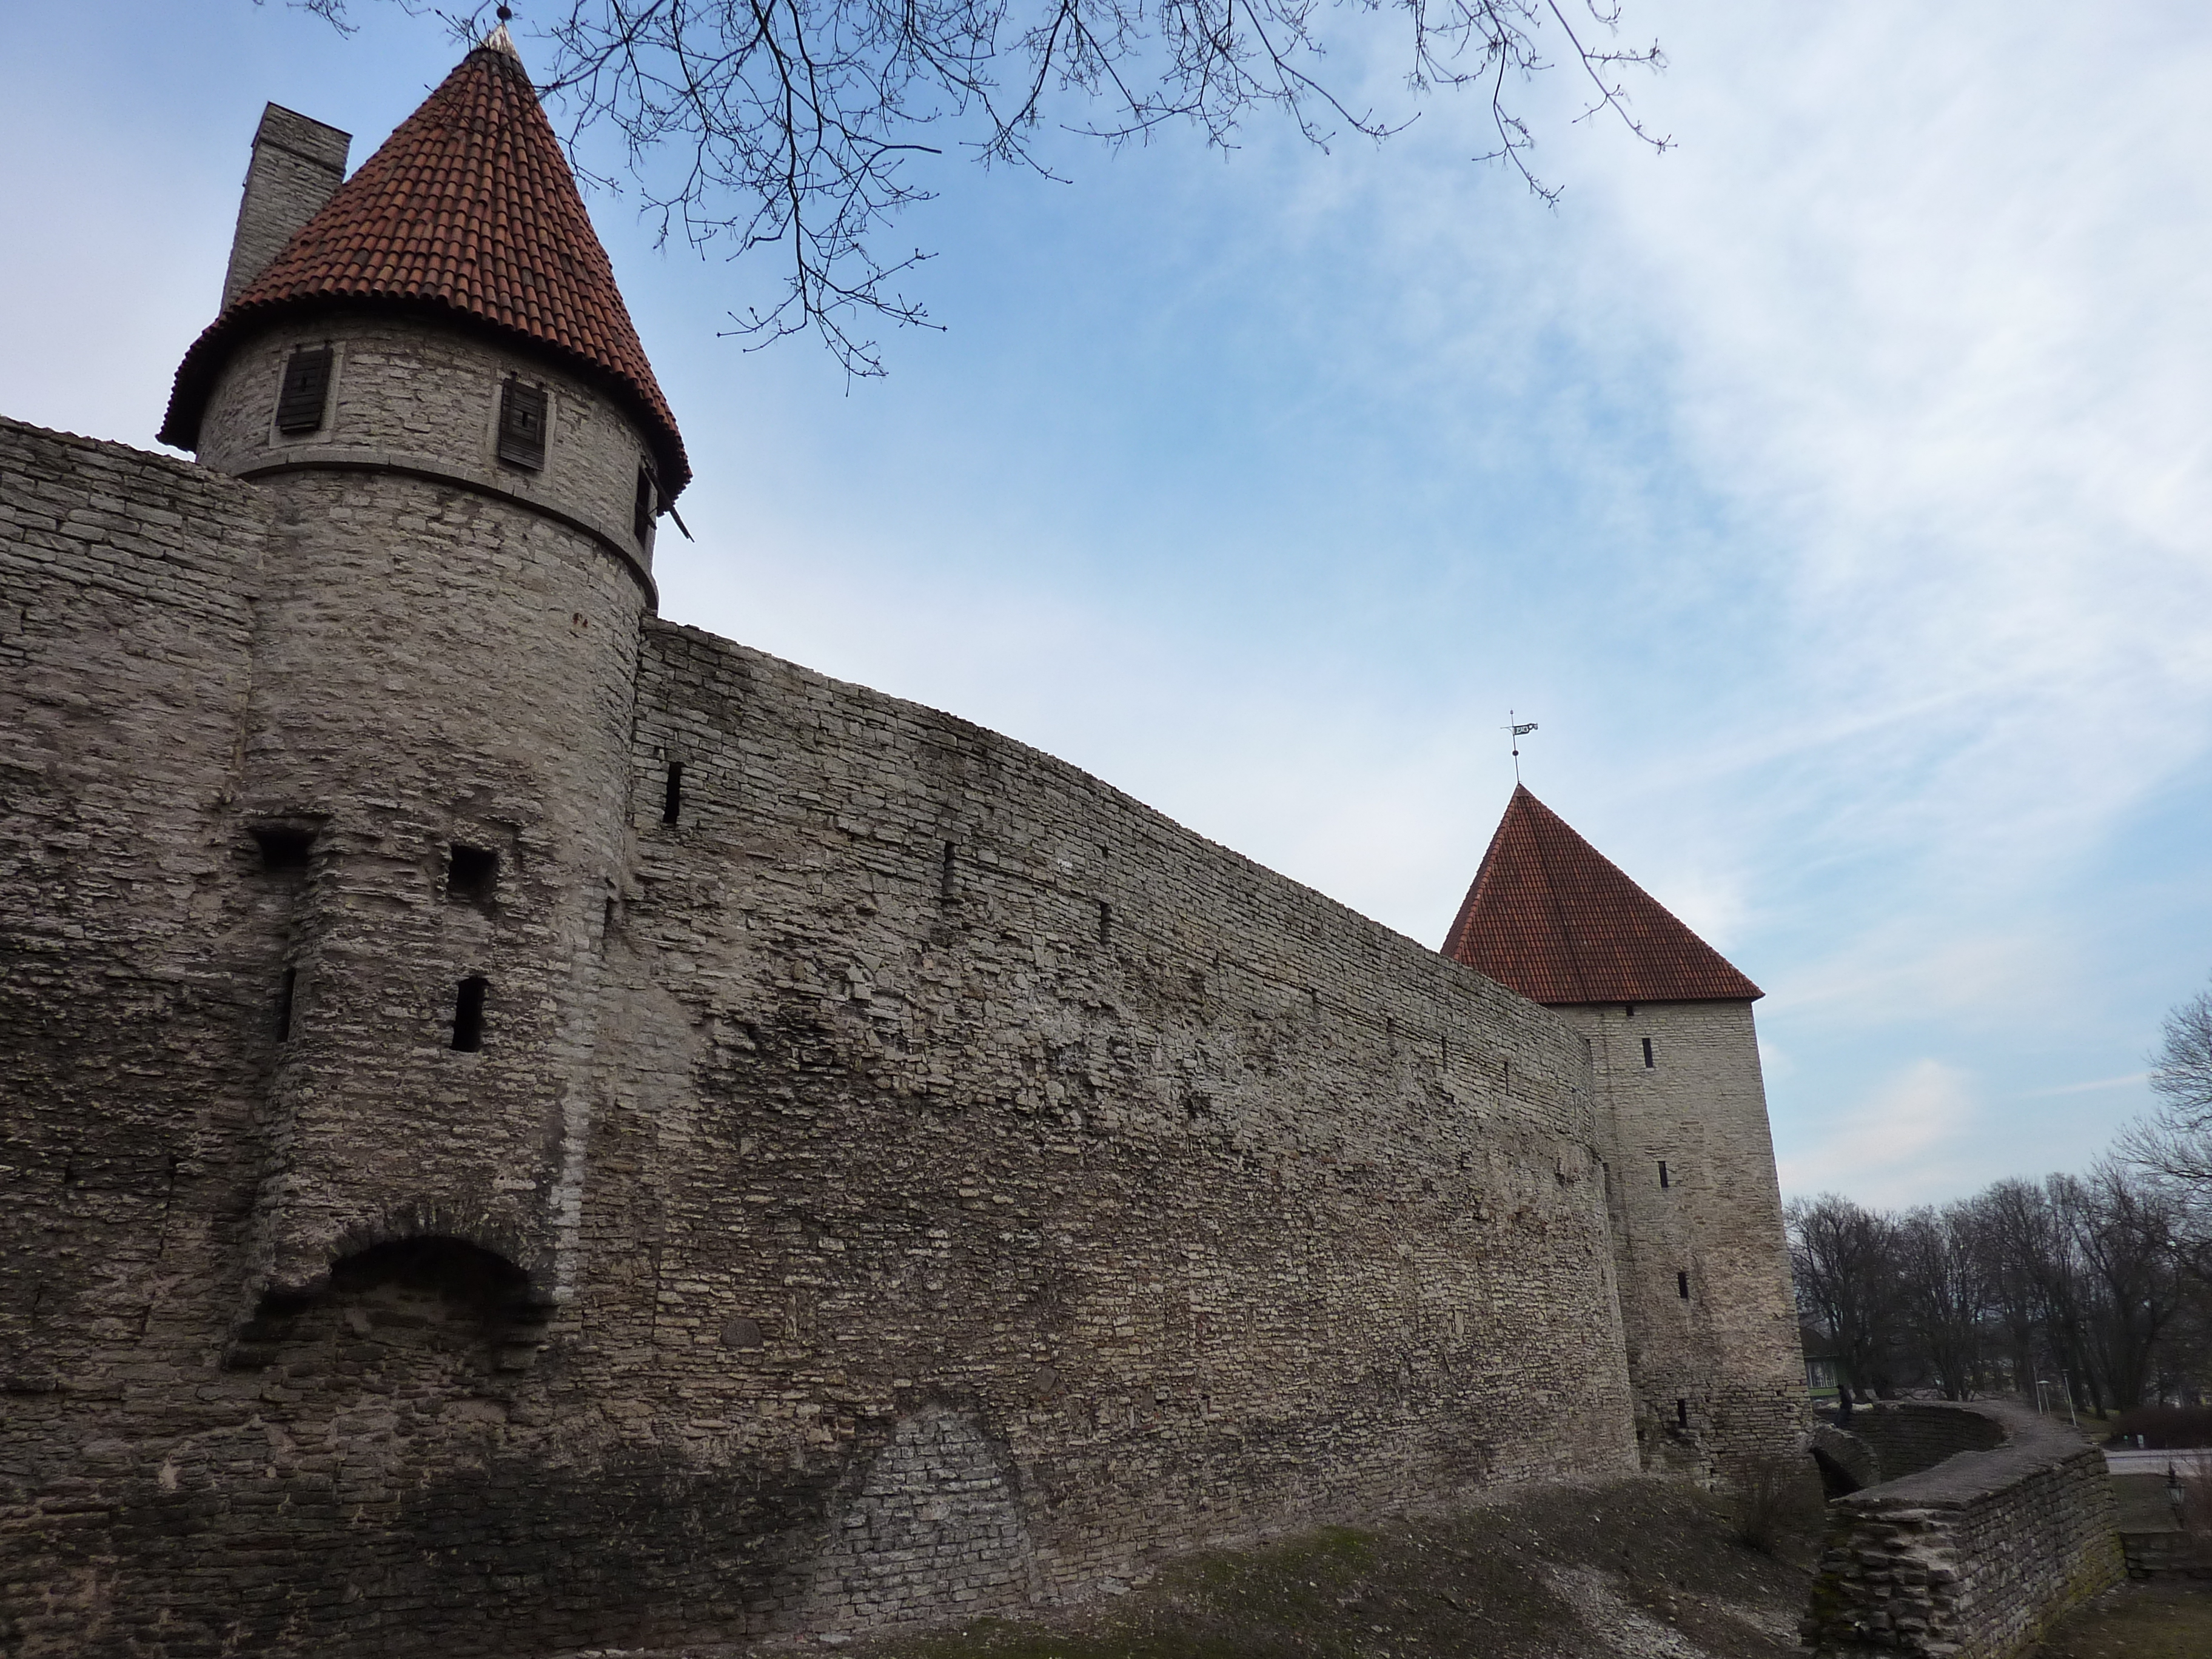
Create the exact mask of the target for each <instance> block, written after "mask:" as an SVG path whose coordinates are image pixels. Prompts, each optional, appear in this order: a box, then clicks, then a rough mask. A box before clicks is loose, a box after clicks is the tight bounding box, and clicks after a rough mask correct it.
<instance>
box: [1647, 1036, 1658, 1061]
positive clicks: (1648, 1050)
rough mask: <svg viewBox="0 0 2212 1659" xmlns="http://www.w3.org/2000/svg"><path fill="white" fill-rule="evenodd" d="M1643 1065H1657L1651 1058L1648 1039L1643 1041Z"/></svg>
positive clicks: (1649, 1040)
mask: <svg viewBox="0 0 2212 1659" xmlns="http://www.w3.org/2000/svg"><path fill="white" fill-rule="evenodd" d="M1657 1063H1658V1062H1657V1061H1656V1060H1653V1059H1652V1058H1651V1039H1650V1037H1646V1038H1644V1065H1645V1066H1655V1065H1656V1064H1657Z"/></svg>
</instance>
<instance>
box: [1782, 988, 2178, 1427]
mask: <svg viewBox="0 0 2212 1659" xmlns="http://www.w3.org/2000/svg"><path fill="white" fill-rule="evenodd" d="M2151 1064H2152V1071H2151V1073H2150V1085H2151V1088H2152V1091H2154V1093H2155V1094H2156V1095H2157V1097H2158V1099H2159V1107H2158V1109H2157V1110H2156V1111H2154V1113H2153V1114H2152V1115H2150V1116H2149V1117H2148V1118H2147V1119H2146V1120H2144V1121H2142V1123H2139V1124H2137V1125H2136V1127H2134V1128H2132V1129H2130V1131H2129V1132H2128V1133H2126V1134H2124V1135H2123V1136H2122V1137H2121V1139H2120V1140H2119V1143H2118V1146H2116V1147H2115V1148H2114V1149H2113V1152H2112V1156H2111V1157H2110V1158H2106V1160H2105V1161H2104V1162H2102V1163H2100V1164H2098V1165H2097V1166H2096V1167H2095V1168H2093V1169H2092V1170H2090V1171H2089V1172H2088V1173H2087V1174H2086V1175H2080V1176H2070V1175H2055V1176H2050V1177H2049V1178H2047V1179H2046V1180H2045V1181H2044V1182H2041V1183H2040V1184H2039V1183H2037V1182H2032V1181H2021V1180H2013V1181H2000V1182H1996V1184H1995V1185H1994V1186H1991V1187H1990V1188H1986V1189H1985V1190H1984V1191H1982V1192H1980V1193H1978V1194H1975V1195H1974V1196H1973V1197H1972V1198H1966V1199H1960V1200H1957V1201H1956V1202H1954V1203H1950V1204H1945V1205H1941V1206H1923V1207H1922V1208H1919V1209H1913V1210H1905V1211H1903V1212H1888V1211H1881V1210H1869V1209H1865V1208H1863V1207H1862V1206H1859V1205H1857V1204H1855V1203H1853V1202H1852V1201H1851V1200H1850V1199H1848V1198H1843V1197H1839V1196H1838V1195H1837V1194H1832V1193H1829V1194H1823V1195H1822V1196H1820V1197H1819V1198H1816V1199H1811V1200H1804V1199H1800V1200H1795V1201H1793V1202H1792V1203H1791V1204H1790V1206H1789V1212H1788V1214H1789V1222H1790V1266H1791V1267H1792V1269H1793V1270H1794V1272H1795V1273H1796V1281H1797V1309H1798V1314H1799V1316H1800V1318H1801V1319H1802V1321H1803V1322H1804V1324H1805V1328H1806V1343H1807V1348H1808V1353H1810V1352H1816V1351H1819V1352H1825V1356H1826V1357H1827V1358H1832V1359H1833V1360H1834V1362H1835V1364H1836V1369H1837V1373H1838V1383H1840V1384H1841V1385H1842V1386H1844V1387H1845V1388H1848V1389H1851V1390H1853V1391H1854V1392H1855V1393H1857V1394H1858V1395H1861V1396H1862V1397H1863V1396H1864V1395H1868V1394H1873V1395H1883V1394H1888V1393H1892V1392H1894V1391H1896V1390H1898V1389H1912V1388H1935V1389H1940V1390H1942V1394H1943V1395H1944V1397H1945V1398H1946V1399H1949V1400H1964V1399H1966V1398H1968V1397H1969V1396H1971V1395H1976V1394H1985V1393H1992V1392H2002V1393H2009V1394H2018V1395H2022V1396H2024V1397H2027V1398H2029V1399H2033V1398H2034V1397H2035V1396H2036V1394H2037V1391H2038V1386H2039V1384H2040V1385H2041V1386H2042V1392H2043V1394H2044V1396H2045V1398H2046V1399H2051V1400H2057V1401H2065V1400H2066V1399H2068V1398H2069V1396H2070V1397H2071V1399H2072V1400H2073V1401H2074V1402H2075V1405H2077V1406H2078V1407H2081V1408H2084V1409H2087V1410H2093V1411H2099V1412H2103V1411H2126V1410H2129V1409H2130V1408H2132V1407H2138V1406H2143V1405H2154V1404H2167V1405H2177V1406H2193V1405H2199V1404H2203V1403H2206V1402H2207V1401H2212V991H2203V992H2199V993H2198V994H2197V995H2196V996H2194V997H2192V998H2191V999H2190V1000H2188V1001H2186V1002H2185V1003H2183V1004H2181V1005H2180V1006H2179V1007H2177V1008H2175V1009H2174V1010H2173V1011H2172V1012H2171V1013H2169V1014H2168V1015H2167V1016H2166V1024H2165V1029H2164V1032H2163V1036H2162V1040H2161V1042H2160V1047H2159V1050H2158V1052H2157V1053H2156V1054H2154V1055H2153V1056H2152V1057H2151Z"/></svg>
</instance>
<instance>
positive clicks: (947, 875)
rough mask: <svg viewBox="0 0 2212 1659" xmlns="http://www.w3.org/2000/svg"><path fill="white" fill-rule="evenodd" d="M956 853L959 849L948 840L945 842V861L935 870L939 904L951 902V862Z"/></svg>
mask: <svg viewBox="0 0 2212 1659" xmlns="http://www.w3.org/2000/svg"><path fill="white" fill-rule="evenodd" d="M958 855H959V849H958V848H956V847H955V846H954V845H953V843H952V842H949V841H948V842H945V862H944V865H943V866H942V867H941V868H940V869H939V871H938V872H937V899H938V902H939V903H940V904H951V902H953V892H952V876H953V862H954V860H956V859H957V857H958Z"/></svg>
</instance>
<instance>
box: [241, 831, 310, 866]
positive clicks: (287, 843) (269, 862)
mask: <svg viewBox="0 0 2212 1659" xmlns="http://www.w3.org/2000/svg"><path fill="white" fill-rule="evenodd" d="M252 833H253V844H254V845H255V846H256V847H258V848H260V849H261V867H262V868H263V869H264V870H273V871H289V870H304V869H306V868H307V854H309V853H310V852H312V851H313V849H314V845H315V832H314V831H313V830H312V829H301V827H300V826H299V825H297V824H293V823H264V824H259V825H257V826H256V827H255V829H254V830H253V832H252Z"/></svg>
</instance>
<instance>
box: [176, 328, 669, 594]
mask: <svg viewBox="0 0 2212 1659" xmlns="http://www.w3.org/2000/svg"><path fill="white" fill-rule="evenodd" d="M322 345H327V346H329V347H331V351H332V354H333V369H332V374H331V392H330V398H329V403H328V405H327V412H326V415H325V420H324V422H323V425H322V426H321V428H319V429H318V430H316V431H313V432H307V433H300V434H296V435H287V434H285V433H282V432H279V431H278V430H277V429H276V400H277V392H278V391H279V388H280V387H281V386H282V384H283V372H284V363H285V362H286V360H287V359H288V358H289V357H290V356H291V355H292V353H293V351H294V350H295V349H297V348H299V347H301V346H322ZM510 376H512V377H514V378H515V379H518V380H521V381H522V382H523V383H524V384H526V385H529V386H542V387H544V389H545V390H546V391H547V392H548V393H549V394H550V398H549V418H548V422H547V424H548V428H549V430H548V433H547V438H546V445H545V465H544V466H543V467H542V468H538V469H537V470H534V471H533V470H531V469H528V468H524V467H519V466H514V465H509V464H507V463H506V462H502V461H501V460H500V459H499V455H498V447H499V432H498V423H499V404H500V387H501V385H502V384H504V383H505V382H506V381H507V379H508V378H509V377H510ZM198 453H199V459H200V460H201V461H202V462H203V463H204V464H205V465H209V466H211V467H214V468H215V469H216V471H221V472H228V473H230V474H232V475H233V476H234V477H261V476H264V475H266V474H267V473H269V472H270V471H272V470H273V469H277V468H290V467H299V466H314V467H320V468H324V469H325V470H330V469H336V468H339V467H356V468H362V467H366V468H377V469H391V468H406V469H412V470H415V471H421V472H425V473H429V474H433V475H437V476H440V477H449V478H452V479H453V480H455V481H458V482H463V483H469V484H471V485H474V486H476V487H477V489H483V490H487V491H490V492H493V493H494V494H496V495H511V496H513V497H514V498H515V499H516V500H517V501H521V502H525V503H527V504H529V505H531V506H533V507H541V508H544V509H545V510H547V511H550V512H552V513H561V514H563V515H566V516H568V517H569V518H572V519H574V520H576V522H577V524H578V525H579V526H582V527H585V528H587V529H589V530H590V531H592V532H594V533H596V534H598V535H599V536H600V537H602V538H605V542H606V544H608V546H609V548H610V550H612V551H615V552H616V553H617V554H618V555H619V556H623V557H624V558H628V559H631V560H634V561H635V562H636V564H637V565H638V567H639V568H640V570H641V571H644V570H648V569H650V568H651V566H652V562H653V530H652V529H651V528H650V527H648V528H647V532H646V536H645V538H644V539H643V541H642V542H641V541H640V539H639V538H638V537H637V536H636V535H635V526H634V513H633V510H632V509H633V507H634V506H635V501H636V491H637V473H638V468H639V467H640V466H641V465H644V464H645V463H646V462H647V460H648V459H649V457H648V454H647V450H646V447H645V444H644V442H643V441H642V440H641V438H640V437H639V435H638V433H637V431H636V429H635V427H633V426H632V424H631V423H630V422H629V418H628V417H627V416H625V415H624V414H623V412H622V411H621V410H619V409H617V407H616V406H615V405H614V404H612V403H611V402H610V401H609V400H608V399H607V398H605V396H604V395H602V394H601V393H600V392H599V390H598V389H597V388H596V387H593V386H590V385H588V384H587V383H586V382H585V381H583V380H580V379H579V378H577V377H576V376H575V375H574V374H568V373H566V372H564V371H562V370H559V369H556V368H552V367H550V365H549V364H548V362H546V360H545V359H544V358H543V357H541V356H538V354H535V353H532V352H529V351H526V350H522V349H516V348H513V347H508V346H505V345H502V344H501V343H498V342H497V341H496V340H495V339H493V338H491V337H487V336H483V335H479V334H474V333H466V334H465V333H456V332H452V331H446V330H442V329H439V328H435V327H431V326H428V325H424V324H421V323H416V322H411V321H408V320H405V319H394V318H390V317H380V316H377V315H374V314H367V313H362V314H349V313H343V312H341V313H336V314H334V315H331V316H327V317H323V318H319V319H315V320H314V321H313V322H312V323H308V322H301V323H295V324H288V325H283V326H280V327H276V328H272V329H271V330H270V331H268V332H266V333H264V334H263V335H260V336H259V337H256V338H254V339H252V340H249V341H247V342H246V343H244V344H243V345H241V346H240V348H239V349H238V350H237V351H236V353H235V354H234V356H233V357H232V359H231V361H230V362H229V363H228V365H227V366H226V367H225V368H224V370H223V373H222V377H221V378H220V380H218V381H217V382H216V388H215V391H214V392H213V393H212V394H211V395H210V398H209V399H208V406H207V412H206V414H205V416H204V417H203V419H202V422H201V426H200V447H199V451H198ZM455 551H456V553H457V554H458V553H459V551H460V550H459V548H456V550H455Z"/></svg>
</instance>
